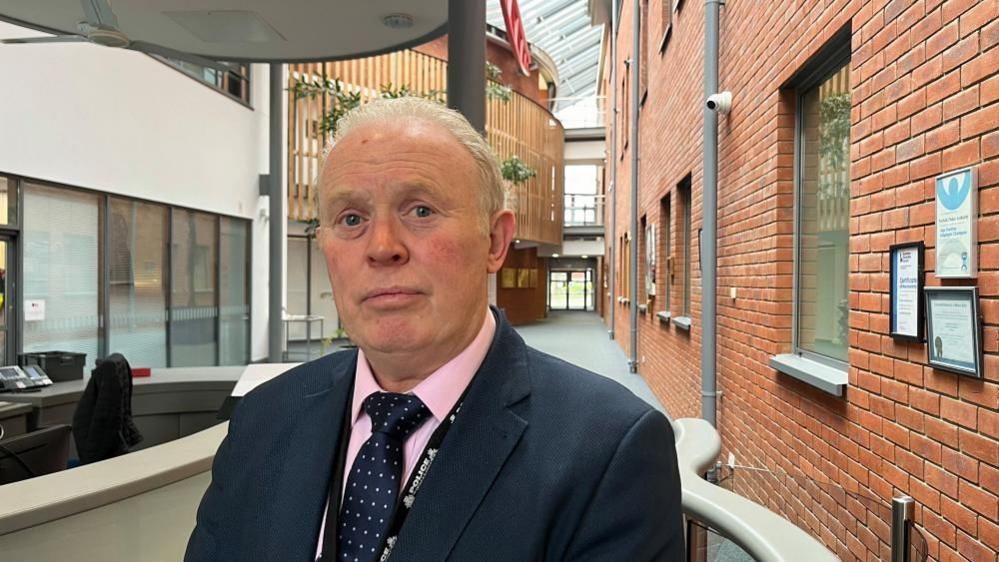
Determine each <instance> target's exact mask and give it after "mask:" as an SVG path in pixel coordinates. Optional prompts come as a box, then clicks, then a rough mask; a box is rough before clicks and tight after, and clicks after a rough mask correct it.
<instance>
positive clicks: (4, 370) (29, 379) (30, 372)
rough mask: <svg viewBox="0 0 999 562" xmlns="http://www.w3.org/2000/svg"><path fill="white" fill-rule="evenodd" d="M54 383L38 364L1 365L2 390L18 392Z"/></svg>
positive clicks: (0, 386) (0, 385)
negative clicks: (20, 365)
mask: <svg viewBox="0 0 999 562" xmlns="http://www.w3.org/2000/svg"><path fill="white" fill-rule="evenodd" d="M50 384H52V381H51V380H49V377H48V375H46V374H45V371H43V370H42V368H41V367H39V366H38V365H25V366H24V367H18V366H16V365H13V366H10V367H0V392H18V391H25V390H35V389H39V388H44V387H46V386H49V385H50Z"/></svg>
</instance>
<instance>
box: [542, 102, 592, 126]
mask: <svg viewBox="0 0 999 562" xmlns="http://www.w3.org/2000/svg"><path fill="white" fill-rule="evenodd" d="M548 107H550V108H551V110H552V113H554V114H555V117H556V118H558V120H559V121H561V122H562V126H563V127H565V128H566V129H590V128H594V127H597V128H601V129H602V128H604V124H605V120H604V117H605V112H606V109H605V107H606V98H605V97H604V96H586V97H574V98H572V97H566V98H552V99H550V100H548Z"/></svg>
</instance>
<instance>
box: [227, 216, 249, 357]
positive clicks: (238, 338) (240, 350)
mask: <svg viewBox="0 0 999 562" xmlns="http://www.w3.org/2000/svg"><path fill="white" fill-rule="evenodd" d="M220 220H221V221H222V222H221V225H220V227H219V233H220V234H221V246H220V251H221V263H220V264H219V276H220V277H219V304H220V305H221V310H220V311H219V313H220V314H221V317H220V321H219V329H220V333H219V359H220V363H221V364H222V365H245V364H246V363H248V362H249V360H250V347H249V345H250V296H249V284H248V283H247V281H248V276H247V269H248V268H249V264H250V256H249V247H248V244H249V240H250V227H249V225H248V224H247V222H246V221H244V220H238V219H232V218H228V217H222V218H221V219H220Z"/></svg>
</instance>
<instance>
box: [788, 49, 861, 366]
mask: <svg viewBox="0 0 999 562" xmlns="http://www.w3.org/2000/svg"><path fill="white" fill-rule="evenodd" d="M849 86H850V76H849V65H848V64H847V65H844V66H842V67H841V68H839V69H838V70H836V71H835V72H833V73H832V74H831V75H829V76H827V77H826V78H825V79H823V80H822V81H821V82H820V83H819V84H818V85H816V86H814V87H812V88H809V89H805V90H804V91H803V92H802V93H801V95H800V97H799V100H798V104H799V116H798V119H799V124H798V131H799V133H798V134H799V135H800V137H799V139H798V147H799V148H798V158H799V162H798V178H799V179H798V186H797V191H798V193H797V205H798V224H797V233H796V234H797V236H796V240H797V263H796V265H797V268H796V271H797V274H796V276H797V278H796V285H795V286H796V303H795V304H796V308H795V310H796V326H797V331H796V340H795V341H796V346H797V348H798V349H800V350H804V351H809V352H812V353H816V354H819V355H822V356H825V357H829V358H831V359H834V360H838V361H844V362H845V361H846V360H847V313H848V309H849V305H848V302H847V296H848V273H849V269H848V267H849V218H850V103H851V102H850V88H849Z"/></svg>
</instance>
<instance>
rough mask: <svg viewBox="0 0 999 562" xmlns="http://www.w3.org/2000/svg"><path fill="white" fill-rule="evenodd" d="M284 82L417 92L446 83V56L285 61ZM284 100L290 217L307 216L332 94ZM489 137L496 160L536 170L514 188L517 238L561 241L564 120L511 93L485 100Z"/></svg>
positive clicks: (371, 92) (373, 92)
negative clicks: (323, 82)
mask: <svg viewBox="0 0 999 562" xmlns="http://www.w3.org/2000/svg"><path fill="white" fill-rule="evenodd" d="M288 76H289V82H288V87H289V89H290V88H291V87H292V85H293V84H294V83H295V81H296V80H297V79H298V78H299V77H305V78H307V79H309V80H313V79H316V80H324V79H327V78H328V79H331V80H340V81H342V82H343V83H344V84H345V86H346V87H347V88H348V89H350V90H352V91H357V92H360V93H361V95H362V97H363V98H364V100H365V101H367V100H370V99H373V98H376V97H378V96H379V95H380V90H381V87H382V86H387V85H388V84H391V85H392V87H393V88H396V89H397V88H400V87H402V86H404V85H408V86H409V87H410V88H411V89H414V90H416V91H419V92H421V93H429V92H431V91H433V90H437V91H439V92H445V91H446V90H447V62H446V61H443V60H441V59H438V58H435V57H432V56H429V55H426V54H422V53H418V52H416V51H411V50H405V51H396V52H393V53H388V54H384V55H379V56H374V57H366V58H362V59H352V60H349V61H335V62H327V63H305V64H294V65H290V67H289V73H288ZM288 101H289V103H288V108H289V109H288V111H289V118H288V216H289V218H291V219H292V220H299V221H307V220H310V219H312V218H314V217H316V216H317V210H318V207H317V201H316V174H317V173H318V171H319V162H320V159H321V157H322V153H323V150H324V149H325V147H326V144H327V143H328V139H327V138H325V136H324V135H322V134H320V133H319V124H320V123H321V122H322V116H323V114H324V112H325V108H327V107H329V104H330V103H331V101H330V99H329V96H317V97H314V98H303V99H297V100H296V99H295V98H294V95H293V94H292V93H290V91H289V100H288ZM486 137H487V139H488V140H489V143H490V145H491V146H492V147H493V150H494V151H495V153H496V156H497V157H498V158H499V160H500V161H502V160H505V159H507V158H509V157H511V156H513V155H516V156H518V157H519V158H520V159H521V160H523V161H524V162H525V163H526V164H527V165H529V166H531V167H532V168H534V169H535V170H536V171H537V176H536V177H534V178H532V179H530V180H528V181H527V182H526V183H524V184H522V185H519V186H514V187H511V188H510V189H511V194H510V195H511V197H510V201H511V202H515V204H514V205H511V207H512V209H513V211H514V213H515V214H516V216H517V234H516V236H517V238H519V239H521V240H530V241H534V242H544V243H548V244H556V245H557V244H561V242H562V215H563V213H562V205H563V198H562V193H563V191H564V190H563V185H564V180H563V175H564V164H563V146H564V133H563V129H562V124H561V123H559V122H558V120H557V119H555V118H554V117H553V116H552V114H551V113H549V112H548V110H547V109H546V108H545V107H543V106H541V105H538V104H537V103H535V102H534V101H532V100H530V99H528V98H527V97H525V96H522V95H520V94H518V93H517V92H513V93H512V94H511V99H510V100H509V101H505V102H504V101H502V100H498V99H489V100H487V103H486Z"/></svg>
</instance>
